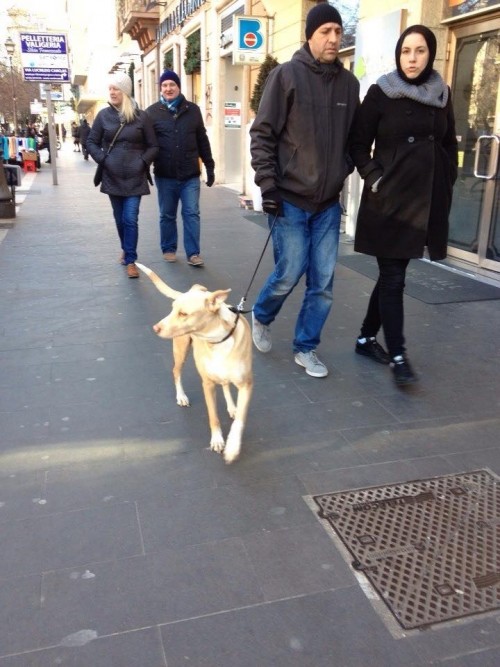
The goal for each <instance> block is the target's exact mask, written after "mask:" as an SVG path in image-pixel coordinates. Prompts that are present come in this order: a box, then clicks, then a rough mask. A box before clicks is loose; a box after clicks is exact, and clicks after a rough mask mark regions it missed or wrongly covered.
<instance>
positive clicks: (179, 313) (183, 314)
mask: <svg viewBox="0 0 500 667" xmlns="http://www.w3.org/2000/svg"><path fill="white" fill-rule="evenodd" d="M177 315H178V316H179V317H187V313H184V312H183V311H182V310H179V312H178V313H177Z"/></svg>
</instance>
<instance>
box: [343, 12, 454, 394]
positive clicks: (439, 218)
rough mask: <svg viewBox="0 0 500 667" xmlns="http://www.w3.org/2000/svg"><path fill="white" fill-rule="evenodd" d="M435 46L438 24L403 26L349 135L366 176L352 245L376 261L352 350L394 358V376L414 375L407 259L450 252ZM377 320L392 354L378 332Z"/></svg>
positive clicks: (447, 111) (444, 102) (445, 102)
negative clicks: (391, 58)
mask: <svg viewBox="0 0 500 667" xmlns="http://www.w3.org/2000/svg"><path fill="white" fill-rule="evenodd" d="M435 56H436V38H435V36H434V34H433V33H432V32H431V31H430V30H429V29H428V28H426V27H425V26H422V25H414V26H410V27H409V28H407V29H406V30H405V31H404V32H403V34H402V35H401V37H400V38H399V40H398V43H397V45H396V67H397V69H396V70H395V71H393V72H391V73H390V74H386V75H383V76H382V77H380V79H379V80H378V81H377V83H376V84H375V85H373V86H371V87H370V88H369V90H368V92H367V94H366V97H365V98H364V100H363V102H362V104H361V106H360V108H359V109H358V113H357V115H356V118H355V120H354V124H353V130H352V133H351V137H350V154H351V157H352V159H353V161H354V164H355V165H356V167H357V169H358V171H359V173H360V175H361V177H362V178H363V179H364V188H363V194H362V197H361V203H360V208H359V213H358V219H357V225H356V235H355V242H354V249H355V250H356V251H357V252H362V253H365V254H367V255H374V256H375V257H376V258H377V263H378V267H379V277H378V280H377V283H376V285H375V288H374V290H373V293H372V295H371V298H370V302H369V305H368V311H367V313H366V317H365V319H364V321H363V325H362V327H361V333H360V336H359V338H358V340H357V342H356V352H358V353H359V354H362V355H364V356H367V357H369V358H371V359H373V360H374V361H377V362H379V363H383V364H389V363H390V364H391V367H392V371H393V374H394V379H395V381H396V384H398V385H405V384H410V383H412V382H415V381H416V379H417V378H416V376H415V373H414V371H413V369H412V367H411V365H410V362H409V361H408V358H407V356H406V349H405V338H404V334H403V319H404V312H403V290H404V284H405V275H406V269H407V266H408V263H409V261H410V259H412V258H418V257H422V256H423V253H424V248H425V247H427V249H428V253H429V257H430V259H431V260H438V259H443V258H444V257H446V246H447V239H448V215H449V211H450V207H451V198H452V189H453V184H454V182H455V180H456V177H457V139H456V135H455V121H454V117H453V108H452V104H451V99H450V90H449V88H448V87H447V86H446V84H445V83H444V81H443V79H442V78H441V76H440V75H439V74H438V72H436V71H435V70H434V69H433V63H434V58H435ZM373 144H374V147H373ZM372 147H373V148H372ZM380 327H382V328H383V330H384V337H385V341H386V344H387V348H388V354H387V352H386V351H385V350H384V349H383V348H382V346H381V345H379V343H378V342H377V340H376V335H377V333H378V331H379V330H380Z"/></svg>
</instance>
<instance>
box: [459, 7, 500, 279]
mask: <svg viewBox="0 0 500 667" xmlns="http://www.w3.org/2000/svg"><path fill="white" fill-rule="evenodd" d="M453 34H454V37H455V40H456V46H455V58H454V64H453V83H452V87H451V89H452V97H453V107H454V110H455V122H456V131H457V138H458V150H459V169H458V179H457V182H456V184H455V189H454V193H453V205H452V210H451V215H450V234H449V241H448V243H449V248H448V252H449V255H451V256H455V257H457V258H460V259H463V260H465V261H467V262H470V263H472V264H475V265H476V266H478V267H481V268H484V269H488V270H493V271H498V272H500V201H499V196H500V183H499V155H500V86H499V82H500V18H496V19H493V20H491V21H482V22H481V23H476V24H474V25H471V26H466V27H462V28H456V29H454V30H453Z"/></svg>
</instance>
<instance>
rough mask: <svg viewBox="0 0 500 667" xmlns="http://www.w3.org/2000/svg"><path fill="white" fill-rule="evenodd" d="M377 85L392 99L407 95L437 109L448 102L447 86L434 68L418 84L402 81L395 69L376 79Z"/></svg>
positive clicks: (442, 107)
mask: <svg viewBox="0 0 500 667" xmlns="http://www.w3.org/2000/svg"><path fill="white" fill-rule="evenodd" d="M377 85H378V86H380V88H381V89H382V92H384V93H385V94H386V95H387V97H390V98H391V99H392V100H399V99H402V98H404V97H407V98H408V99H410V100H415V102H420V103H421V104H426V105H427V106H430V107H438V109H444V107H445V106H446V104H447V103H448V93H449V90H448V86H447V85H446V84H445V82H444V81H443V79H442V77H441V75H440V74H439V73H438V72H436V70H433V71H432V73H431V74H430V76H429V77H428V79H427V81H426V82H425V83H421V84H420V85H419V86H415V85H413V84H411V83H406V81H403V79H402V78H401V77H400V76H399V74H398V72H397V70H394V71H393V72H389V74H383V75H382V76H381V77H380V78H379V79H378V80H377Z"/></svg>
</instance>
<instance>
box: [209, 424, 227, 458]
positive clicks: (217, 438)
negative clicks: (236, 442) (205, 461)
mask: <svg viewBox="0 0 500 667" xmlns="http://www.w3.org/2000/svg"><path fill="white" fill-rule="evenodd" d="M224 444H225V443H224V437H223V435H222V431H221V430H220V429H217V430H216V431H212V439H211V440H210V449H211V450H212V451H213V452H217V453H218V454H220V453H221V452H222V451H223V450H224Z"/></svg>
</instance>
